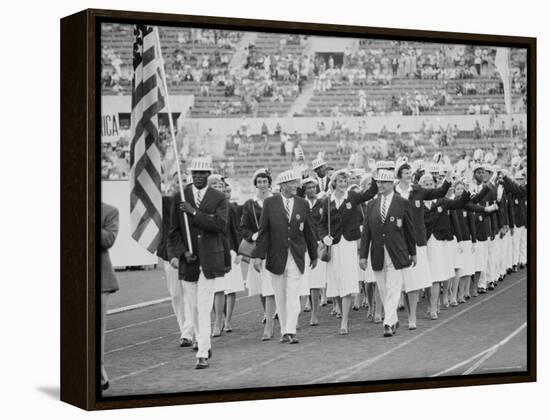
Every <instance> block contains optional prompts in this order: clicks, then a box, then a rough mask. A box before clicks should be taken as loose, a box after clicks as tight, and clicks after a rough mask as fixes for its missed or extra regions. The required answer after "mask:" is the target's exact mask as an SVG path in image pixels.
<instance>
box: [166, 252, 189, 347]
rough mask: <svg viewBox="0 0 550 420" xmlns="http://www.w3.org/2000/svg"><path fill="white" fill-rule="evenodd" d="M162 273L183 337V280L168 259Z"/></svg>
mask: <svg viewBox="0 0 550 420" xmlns="http://www.w3.org/2000/svg"><path fill="white" fill-rule="evenodd" d="M164 273H165V274H166V286H167V288H168V293H170V297H171V298H172V309H173V310H174V315H176V321H177V322H178V327H179V329H180V337H181V338H183V337H184V334H183V331H184V325H185V305H184V298H183V284H182V283H183V281H182V280H180V279H179V276H178V269H177V268H174V267H172V266H171V265H170V263H169V262H168V261H164Z"/></svg>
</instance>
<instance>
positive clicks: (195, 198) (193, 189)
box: [192, 185, 208, 208]
mask: <svg viewBox="0 0 550 420" xmlns="http://www.w3.org/2000/svg"><path fill="white" fill-rule="evenodd" d="M207 189H208V187H204V188H203V189H201V190H199V189H198V188H197V187H195V185H193V188H192V191H193V199H194V200H195V205H196V204H197V198H198V195H199V191H200V195H201V203H202V201H203V200H204V195H205V194H206V190H207ZM197 208H199V206H197Z"/></svg>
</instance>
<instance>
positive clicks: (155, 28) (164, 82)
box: [153, 26, 193, 254]
mask: <svg viewBox="0 0 550 420" xmlns="http://www.w3.org/2000/svg"><path fill="white" fill-rule="evenodd" d="M153 30H154V31H155V39H156V44H157V51H158V57H159V60H160V74H161V78H162V81H161V82H162V86H163V87H164V97H165V101H164V105H165V106H166V110H167V111H168V124H169V126H170V137H171V138H172V147H173V148H174V155H175V157H176V170H177V173H178V181H179V182H178V183H179V189H180V197H181V201H182V202H184V201H185V196H184V194H183V182H182V178H181V169H180V162H179V154H178V145H177V143H176V133H175V130H174V122H173V121H172V109H171V108H170V96H169V95H168V84H167V83H166V73H165V72H164V58H163V57H162V49H161V47H160V36H159V29H158V26H155V27H154V28H153ZM183 222H184V224H185V232H186V234H187V244H188V248H189V252H190V253H191V254H193V243H192V242H191V233H190V232H189V219H188V217H187V213H185V212H184V213H183Z"/></svg>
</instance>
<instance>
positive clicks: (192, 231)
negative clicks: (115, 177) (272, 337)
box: [167, 158, 228, 369]
mask: <svg viewBox="0 0 550 420" xmlns="http://www.w3.org/2000/svg"><path fill="white" fill-rule="evenodd" d="M189 169H190V170H191V176H192V177H193V183H192V184H191V185H188V186H187V187H186V188H185V190H184V196H185V200H184V201H182V200H181V196H180V194H179V193H178V194H176V195H175V196H174V202H173V206H172V213H171V222H170V233H169V236H168V244H167V250H168V256H169V258H170V264H172V266H173V267H177V268H178V269H179V277H180V279H183V280H184V283H183V287H184V299H185V308H186V310H188V312H187V311H186V316H187V315H188V314H189V316H191V317H192V322H193V324H194V326H195V336H196V338H197V341H198V343H197V347H198V352H197V365H196V368H197V369H204V368H207V367H208V359H209V358H210V357H211V356H212V351H211V344H210V333H211V325H210V311H211V310H212V305H213V302H214V279H216V278H217V277H223V276H224V275H225V265H226V264H225V246H224V243H225V241H224V232H225V229H226V225H227V219H228V210H227V200H226V198H225V194H224V193H222V192H220V191H216V190H215V189H213V188H208V187H207V179H208V176H209V175H210V174H211V173H212V166H211V162H210V160H209V159H207V158H195V159H193V160H192V161H191V165H190V168H189ZM186 216H187V219H188V227H189V235H188V231H187V226H186V222H185V217H186ZM188 237H190V238H191V244H189V241H188ZM191 247H192V248H191ZM186 338H188V339H191V338H192V337H186Z"/></svg>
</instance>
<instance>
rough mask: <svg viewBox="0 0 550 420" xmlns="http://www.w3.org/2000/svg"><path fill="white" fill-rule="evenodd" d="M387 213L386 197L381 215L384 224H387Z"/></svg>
mask: <svg viewBox="0 0 550 420" xmlns="http://www.w3.org/2000/svg"><path fill="white" fill-rule="evenodd" d="M386 211H387V208H386V197H384V196H382V209H381V214H380V216H381V217H382V223H385V222H386Z"/></svg>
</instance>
